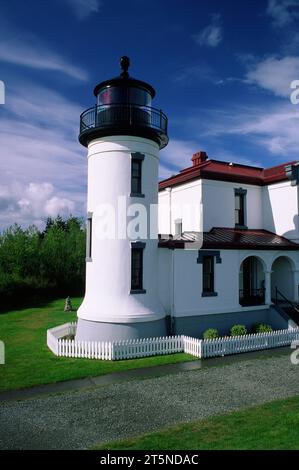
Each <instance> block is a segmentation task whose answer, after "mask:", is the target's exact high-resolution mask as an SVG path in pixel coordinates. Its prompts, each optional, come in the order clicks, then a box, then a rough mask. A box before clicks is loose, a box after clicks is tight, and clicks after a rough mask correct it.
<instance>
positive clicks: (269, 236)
mask: <svg viewBox="0 0 299 470" xmlns="http://www.w3.org/2000/svg"><path fill="white" fill-rule="evenodd" d="M201 239H202V240H203V244H202V247H201V248H203V249H209V248H215V249H216V248H217V249H226V250H228V249H229V250H238V249H246V250H248V249H249V250H299V244H297V243H294V242H292V241H290V240H288V239H287V238H285V237H282V236H280V235H277V234H276V233H272V232H269V231H268V230H251V229H236V228H226V227H214V228H212V229H211V230H210V231H209V232H204V233H203V234H202V237H201V236H200V233H197V232H184V233H183V234H182V236H181V237H180V238H172V237H170V238H163V236H161V238H160V240H159V247H160V248H185V245H186V243H191V244H192V243H195V242H198V241H199V240H201Z"/></svg>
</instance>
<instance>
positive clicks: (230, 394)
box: [0, 350, 299, 449]
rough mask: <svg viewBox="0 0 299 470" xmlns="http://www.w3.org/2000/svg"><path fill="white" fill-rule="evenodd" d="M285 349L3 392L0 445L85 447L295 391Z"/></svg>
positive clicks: (298, 376) (298, 379)
mask: <svg viewBox="0 0 299 470" xmlns="http://www.w3.org/2000/svg"><path fill="white" fill-rule="evenodd" d="M289 352H290V350H288V351H287V350H284V351H280V352H279V351H276V352H275V353H274V352H272V351H271V352H267V353H266V352H265V353H263V354H262V353H259V354H254V355H248V354H247V355H242V356H238V360H236V359H234V358H220V359H217V360H216V361H211V362H210V361H203V364H204V367H202V368H200V369H197V370H196V369H195V370H190V371H186V372H181V371H179V370H176V371H175V373H174V372H173V370H175V369H172V372H170V373H169V374H168V375H166V376H165V375H164V376H160V377H151V378H147V379H146V380H140V377H139V378H138V379H137V380H136V378H131V379H129V378H128V377H127V378H126V381H121V382H120V383H109V381H108V382H107V377H106V382H107V383H106V384H104V383H101V384H100V386H99V384H93V386H92V384H88V386H89V387H91V388H87V389H86V388H80V389H77V390H76V391H63V393H57V392H58V391H59V390H52V392H54V391H55V392H56V394H55V395H48V394H46V390H45V389H44V390H43V393H44V394H43V395H42V396H39V397H37V396H33V395H32V396H31V398H26V399H22V400H19V401H16V400H14V401H9V400H6V401H5V400H2V403H1V404H0V448H1V449H85V448H88V447H90V446H92V445H95V444H98V443H105V442H107V441H111V440H114V439H121V438H125V437H127V436H131V435H137V434H140V433H144V432H148V431H152V430H155V429H158V428H160V427H161V426H165V425H170V424H174V423H177V422H183V421H185V422H186V421H192V420H195V419H200V418H203V417H206V416H211V415H214V414H220V413H224V412H227V411H231V410H236V409H240V408H244V407H248V406H251V405H255V404H259V403H264V402H266V401H269V400H272V399H276V398H283V397H288V396H293V395H297V394H299V366H294V365H292V364H291V362H290V358H289ZM196 362H199V361H196ZM193 364H194V363H193ZM211 365H213V367H210V366H211ZM199 366H200V364H197V367H199ZM163 367H164V366H163ZM165 367H166V366H165ZM168 367H169V366H168ZM156 369H158V368H156ZM151 373H152V374H153V373H154V370H153V371H152V372H151ZM156 373H157V371H156ZM135 374H136V372H135ZM143 374H145V371H144V372H143ZM137 375H138V374H137ZM145 375H146V374H145ZM143 376H144V375H143ZM93 380H95V379H93ZM115 380H116V378H115ZM72 382H74V381H72ZM76 382H77V381H76ZM65 385H66V384H65ZM58 386H59V385H58ZM49 387H50V386H49ZM48 391H49V390H48ZM2 396H3V394H2ZM3 398H4V396H3ZM15 398H17V397H15ZM19 398H20V397H19Z"/></svg>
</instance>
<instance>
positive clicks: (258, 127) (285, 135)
mask: <svg viewBox="0 0 299 470" xmlns="http://www.w3.org/2000/svg"><path fill="white" fill-rule="evenodd" d="M211 123H212V124H211ZM185 125H186V126H188V128H189V130H190V131H191V132H196V135H198V136H199V137H200V138H201V139H202V140H204V139H207V138H209V139H211V138H213V139H216V140H217V139H218V140H219V139H220V141H221V139H222V138H223V136H233V137H237V138H240V137H241V138H242V139H244V142H246V144H247V145H250V146H251V147H252V148H254V147H257V148H258V147H259V150H261V149H263V150H264V151H266V152H267V153H268V155H273V156H276V157H280V159H284V160H285V161H286V160H292V159H298V148H299V133H298V126H299V107H298V106H294V105H292V104H291V103H289V104H285V105H281V104H279V105H277V104H275V105H272V106H270V105H269V106H268V108H267V110H265V109H264V108H262V107H253V106H251V107H250V106H243V107H240V106H239V107H237V106H235V107H231V108H227V109H226V110H223V109H222V110H221V109H213V110H212V109H209V110H206V111H205V110H201V112H200V119H199V118H196V117H195V116H193V117H192V118H190V119H189V120H188V119H187V120H186V121H185ZM267 153H265V157H266V156H267ZM253 158H254V156H253ZM271 164H272V162H271Z"/></svg>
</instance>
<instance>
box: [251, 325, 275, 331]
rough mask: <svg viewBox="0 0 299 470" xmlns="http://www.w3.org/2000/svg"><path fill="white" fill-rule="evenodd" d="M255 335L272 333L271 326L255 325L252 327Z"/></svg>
mask: <svg viewBox="0 0 299 470" xmlns="http://www.w3.org/2000/svg"><path fill="white" fill-rule="evenodd" d="M253 331H254V332H255V333H271V331H273V328H272V326H270V325H266V324H265V323H257V324H256V325H254V327H253Z"/></svg>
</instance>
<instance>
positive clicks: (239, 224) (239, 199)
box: [235, 188, 247, 228]
mask: <svg viewBox="0 0 299 470" xmlns="http://www.w3.org/2000/svg"><path fill="white" fill-rule="evenodd" d="M246 194H247V191H246V189H242V188H238V189H235V226H236V228H247V226H246Z"/></svg>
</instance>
